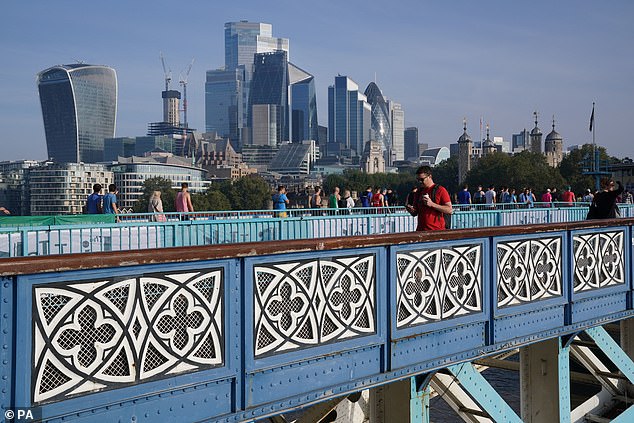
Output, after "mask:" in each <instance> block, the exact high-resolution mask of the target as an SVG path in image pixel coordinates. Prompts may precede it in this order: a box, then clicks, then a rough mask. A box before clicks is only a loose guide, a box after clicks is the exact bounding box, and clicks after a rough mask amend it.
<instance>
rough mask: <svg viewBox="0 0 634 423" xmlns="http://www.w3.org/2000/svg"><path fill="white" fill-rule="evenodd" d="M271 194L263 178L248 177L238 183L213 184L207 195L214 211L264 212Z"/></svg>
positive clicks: (237, 181)
mask: <svg viewBox="0 0 634 423" xmlns="http://www.w3.org/2000/svg"><path fill="white" fill-rule="evenodd" d="M271 194H272V192H271V188H270V187H269V185H268V184H267V183H266V181H265V180H264V179H262V177H260V176H257V175H248V176H244V177H242V178H240V179H238V180H236V181H223V182H220V183H213V184H211V186H210V187H209V189H208V190H207V194H206V195H207V200H208V201H209V205H210V207H212V208H213V209H214V210H264V209H267V208H268V206H269V201H271Z"/></svg>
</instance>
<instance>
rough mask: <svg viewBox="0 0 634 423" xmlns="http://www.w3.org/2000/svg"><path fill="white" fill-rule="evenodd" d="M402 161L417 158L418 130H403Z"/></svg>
mask: <svg viewBox="0 0 634 423" xmlns="http://www.w3.org/2000/svg"><path fill="white" fill-rule="evenodd" d="M404 138H405V139H404V144H405V146H404V153H403V155H404V157H403V160H411V159H413V158H418V128H417V127H415V126H412V127H409V128H405V136H404Z"/></svg>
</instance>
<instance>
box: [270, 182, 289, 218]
mask: <svg viewBox="0 0 634 423" xmlns="http://www.w3.org/2000/svg"><path fill="white" fill-rule="evenodd" d="M288 203H289V201H288V197H287V196H286V187H285V186H284V185H280V186H279V187H277V193H275V194H273V210H286V205H287V204H288ZM276 215H277V217H286V212H280V213H276Z"/></svg>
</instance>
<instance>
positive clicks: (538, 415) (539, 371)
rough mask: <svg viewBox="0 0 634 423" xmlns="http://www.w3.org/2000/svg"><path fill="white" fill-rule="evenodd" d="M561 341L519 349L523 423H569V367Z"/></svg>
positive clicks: (567, 357) (549, 341) (555, 340)
mask: <svg viewBox="0 0 634 423" xmlns="http://www.w3.org/2000/svg"><path fill="white" fill-rule="evenodd" d="M569 350H570V348H569V347H568V346H565V347H562V341H561V338H556V339H549V340H547V341H542V342H539V343H536V344H531V345H528V346H526V347H523V348H521V349H520V389H521V407H522V420H523V421H524V422H532V423H537V422H569V421H570V363H569Z"/></svg>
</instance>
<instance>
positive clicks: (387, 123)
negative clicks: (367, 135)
mask: <svg viewBox="0 0 634 423" xmlns="http://www.w3.org/2000/svg"><path fill="white" fill-rule="evenodd" d="M364 94H365V96H366V97H367V98H368V103H370V106H371V109H372V120H371V122H372V123H371V129H372V135H371V138H372V139H373V140H375V141H378V142H379V143H381V151H383V152H385V151H391V149H392V119H391V116H390V109H389V108H388V104H387V102H386V101H385V98H383V93H382V92H381V89H380V88H379V87H378V86H377V85H376V84H375V83H374V82H370V83H369V84H368V87H367V88H366V89H365V93H364ZM384 158H386V157H385V155H384ZM388 162H389V161H388Z"/></svg>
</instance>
